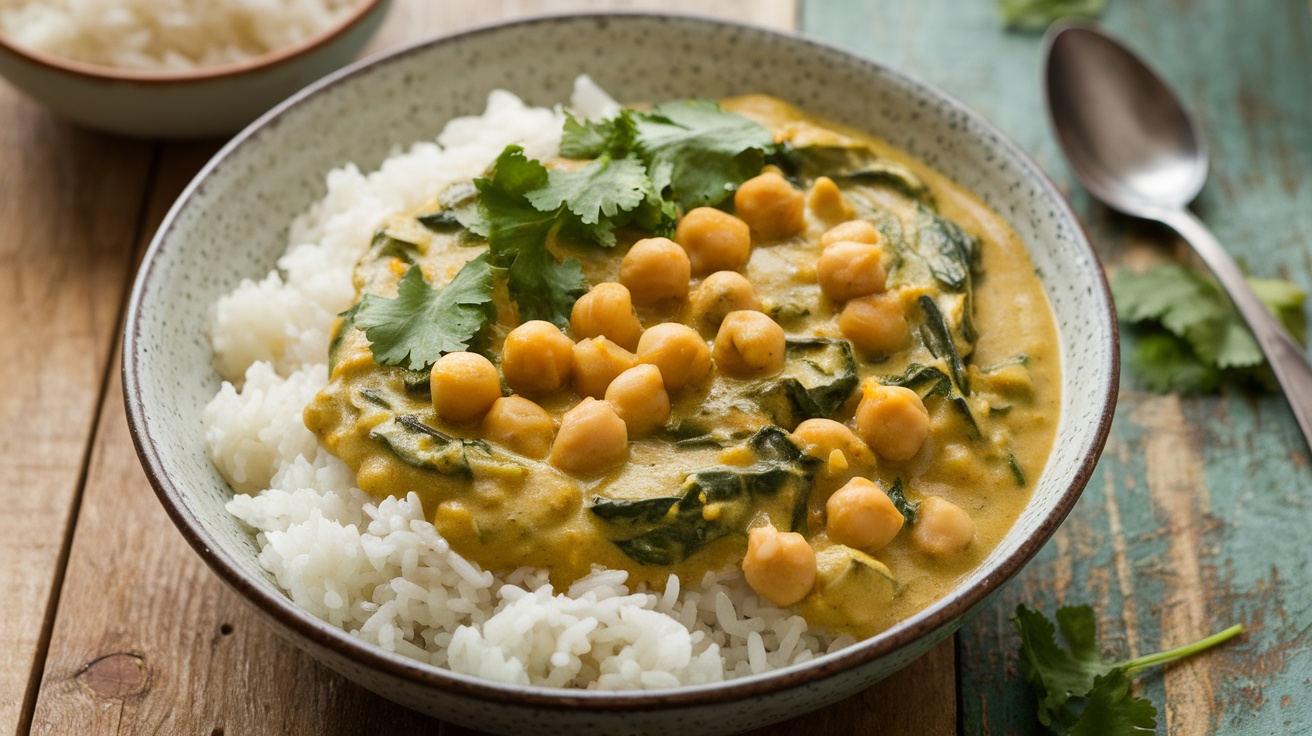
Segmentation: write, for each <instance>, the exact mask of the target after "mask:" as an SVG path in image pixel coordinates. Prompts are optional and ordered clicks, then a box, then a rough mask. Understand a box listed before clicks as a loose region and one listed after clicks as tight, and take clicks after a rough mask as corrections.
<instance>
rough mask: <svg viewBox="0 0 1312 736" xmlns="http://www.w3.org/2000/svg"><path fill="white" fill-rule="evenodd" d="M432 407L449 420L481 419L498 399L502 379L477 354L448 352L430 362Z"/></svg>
mask: <svg viewBox="0 0 1312 736" xmlns="http://www.w3.org/2000/svg"><path fill="white" fill-rule="evenodd" d="M430 386H431V388H432V393H433V408H434V409H436V410H437V415H438V416H439V417H441V418H443V419H445V420H447V421H448V422H456V423H458V424H464V423H466V422H473V421H477V420H479V419H481V418H482V417H483V415H484V414H486V413H487V410H488V409H490V408H491V407H492V403H493V402H495V401H496V400H497V399H499V398H501V379H500V378H499V377H498V376H497V367H496V366H494V365H492V361H490V360H488V359H487V358H484V357H483V356H481V355H479V354H478V353H465V352H460V353H447V354H446V355H443V356H442V357H440V358H438V359H437V362H436V363H434V364H433V370H432V373H431V376H430Z"/></svg>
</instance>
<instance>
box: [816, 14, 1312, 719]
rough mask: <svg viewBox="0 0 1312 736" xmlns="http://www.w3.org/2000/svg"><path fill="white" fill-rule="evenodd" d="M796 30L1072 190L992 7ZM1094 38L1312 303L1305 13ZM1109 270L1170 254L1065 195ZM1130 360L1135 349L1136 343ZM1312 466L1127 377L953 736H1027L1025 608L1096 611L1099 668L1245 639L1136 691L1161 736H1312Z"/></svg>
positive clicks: (984, 624) (979, 634) (1291, 440)
mask: <svg viewBox="0 0 1312 736" xmlns="http://www.w3.org/2000/svg"><path fill="white" fill-rule="evenodd" d="M802 9H803V15H802V25H803V29H804V30H806V31H807V32H809V33H811V34H813V35H817V36H819V37H821V38H825V39H828V40H831V41H834V42H837V43H840V44H842V45H845V46H848V47H850V48H852V49H854V50H856V51H858V52H861V53H864V54H866V55H869V56H871V57H873V58H876V59H879V60H881V61H884V62H887V63H889V64H891V65H893V66H896V67H899V68H901V69H903V70H906V71H908V72H910V73H913V74H915V75H917V76H919V77H921V78H923V79H926V80H927V81H930V82H933V83H935V84H938V85H940V86H942V87H943V88H945V89H946V90H947V91H949V92H950V93H952V94H954V95H956V96H958V97H960V98H961V99H963V100H964V101H966V102H967V103H968V104H970V105H972V106H974V107H975V108H976V109H978V110H980V111H982V112H983V113H984V114H985V115H987V116H988V117H989V118H991V119H992V120H993V121H994V122H995V123H997V124H998V125H999V126H1000V127H1001V128H1002V129H1003V130H1004V131H1006V132H1007V133H1008V134H1010V135H1011V136H1012V137H1013V138H1015V139H1016V140H1017V141H1018V142H1019V143H1020V144H1021V145H1022V146H1023V147H1025V148H1026V149H1027V150H1029V151H1030V152H1031V153H1032V154H1033V155H1034V156H1035V158H1036V159H1037V160H1038V161H1039V163H1040V164H1042V165H1043V166H1044V168H1046V169H1047V170H1048V171H1049V172H1050V173H1051V174H1052V175H1053V177H1054V178H1055V179H1056V180H1057V181H1058V182H1060V183H1062V185H1063V186H1067V187H1069V186H1070V184H1069V182H1070V177H1069V175H1068V172H1067V169H1066V167H1065V165H1064V163H1062V161H1061V159H1060V155H1059V151H1058V149H1057V147H1056V144H1055V142H1054V141H1053V139H1052V137H1051V135H1050V133H1049V132H1048V129H1047V124H1046V120H1045V117H1044V113H1043V108H1042V107H1041V105H1042V99H1041V97H1040V92H1039V80H1040V70H1041V58H1040V57H1041V50H1040V44H1039V37H1038V36H1031V35H1018V34H1009V33H1004V32H1002V31H1001V30H1000V29H999V24H998V20H997V18H996V16H995V15H994V10H993V3H992V2H976V3H960V2H953V1H952V0H925V1H924V2H918V3H865V2H858V1H856V0H852V1H849V2H833V3H829V2H826V3H806V4H804V5H803V8H802ZM1103 23H1104V25H1105V26H1106V27H1107V28H1108V29H1109V30H1111V31H1112V32H1113V33H1115V34H1117V35H1118V36H1119V37H1121V38H1123V39H1125V40H1126V41H1128V42H1129V43H1130V44H1131V45H1132V46H1133V47H1135V48H1136V49H1138V50H1140V51H1141V52H1142V53H1143V55H1144V56H1145V57H1146V58H1147V59H1148V60H1149V61H1150V62H1151V63H1152V64H1154V65H1155V66H1156V67H1158V68H1159V69H1160V71H1161V72H1162V74H1163V75H1164V76H1165V78H1166V79H1167V80H1168V81H1169V82H1170V83H1171V84H1172V85H1173V86H1174V87H1175V88H1176V89H1177V90H1179V92H1180V93H1181V95H1182V96H1183V97H1184V99H1185V100H1186V101H1187V103H1188V104H1189V106H1190V107H1191V108H1192V109H1193V110H1194V111H1195V112H1196V113H1197V115H1198V117H1199V120H1200V122H1201V124H1202V126H1203V130H1204V132H1205V134H1206V136H1207V138H1208V141H1209V142H1210V144H1211V146H1212V176H1211V178H1210V180H1209V182H1208V185H1207V188H1206V189H1205V191H1204V192H1203V194H1202V196H1201V198H1200V199H1199V201H1198V203H1197V205H1196V211H1197V212H1198V213H1199V214H1200V215H1201V216H1202V218H1203V219H1204V221H1206V222H1207V223H1208V224H1209V225H1210V226H1211V227H1212V229H1213V230H1214V231H1215V232H1216V234H1217V236H1218V237H1219V238H1220V240H1221V242H1222V243H1225V244H1226V245H1227V246H1228V247H1229V248H1230V250H1231V252H1232V253H1234V254H1235V255H1237V256H1239V257H1240V258H1241V259H1242V260H1243V261H1244V262H1245V263H1246V264H1247V266H1248V267H1249V269H1251V271H1252V272H1253V273H1255V274H1257V275H1274V274H1280V275H1284V276H1286V277H1288V278H1290V279H1291V280H1293V281H1294V282H1296V283H1298V284H1300V285H1302V286H1303V287H1304V288H1305V289H1308V288H1309V287H1312V259H1310V258H1309V256H1310V255H1312V206H1310V205H1312V174H1310V173H1309V172H1312V14H1309V5H1308V4H1307V3H1303V2H1264V3H1235V2H1229V1H1228V0H1192V1H1191V2H1171V3H1136V2H1130V1H1124V2H1123V1H1122V0H1111V2H1110V3H1109V10H1108V12H1107V14H1106V16H1105V17H1104V18H1103ZM1071 199H1072V201H1073V203H1074V204H1075V207H1076V210H1077V212H1078V213H1079V215H1080V216H1081V218H1082V219H1083V221H1084V222H1085V224H1086V226H1087V227H1088V230H1089V234H1090V236H1091V237H1092V239H1093V240H1094V242H1095V245H1096V246H1097V247H1098V249H1099V251H1100V253H1101V255H1102V256H1103V258H1104V260H1105V262H1106V263H1108V264H1109V266H1110V267H1111V268H1118V267H1135V266H1136V265H1138V264H1142V263H1145V262H1148V261H1151V260H1161V259H1164V258H1167V257H1173V256H1174V257H1179V256H1180V255H1181V254H1182V252H1183V251H1182V249H1181V248H1180V246H1179V244H1178V243H1177V242H1176V241H1175V240H1174V238H1173V236H1172V235H1171V234H1170V233H1169V232H1167V231H1164V230H1163V229H1160V228H1155V227H1148V226H1145V225H1141V224H1135V223H1131V222H1127V221H1126V220H1125V219H1124V218H1121V217H1119V216H1116V215H1114V214H1113V213H1110V212H1109V211H1108V210H1106V209H1105V208H1103V207H1101V206H1099V205H1097V204H1095V203H1093V202H1091V201H1090V199H1089V197H1088V196H1087V195H1086V194H1085V193H1084V192H1082V191H1081V190H1079V189H1078V187H1076V188H1075V189H1074V190H1073V191H1072V192H1071ZM1125 345H1126V346H1127V347H1129V346H1130V345H1132V340H1127V341H1126V342H1125ZM1310 523H1312V469H1310V468H1309V464H1308V451H1307V448H1306V447H1305V446H1304V445H1303V440H1302V438H1301V436H1300V435H1299V433H1298V430H1297V427H1296V425H1295V424H1294V421H1293V417H1292V415H1291V414H1290V413H1289V410H1288V408H1287V406H1286V405H1285V403H1284V401H1283V399H1282V398H1280V397H1278V396H1257V397H1255V396H1251V395H1248V394H1242V393H1226V394H1224V395H1222V396H1220V397H1213V398H1186V399H1181V398H1179V397H1174V396H1156V395H1152V394H1149V393H1146V392H1144V391H1143V390H1141V389H1140V387H1139V386H1138V385H1136V383H1135V381H1134V379H1133V377H1132V376H1131V375H1129V374H1128V373H1126V374H1125V375H1124V382H1123V385H1122V393H1121V399H1120V404H1119V406H1118V408H1117V414H1116V420H1115V423H1114V425H1113V436H1112V439H1111V441H1110V442H1109V443H1108V446H1107V452H1106V454H1105V455H1104V457H1103V460H1102V463H1101V464H1100V466H1099V469H1098V472H1097V474H1096V475H1095V476H1094V478H1093V480H1092V482H1091V483H1090V484H1089V487H1088V489H1087V490H1086V491H1085V493H1084V497H1083V499H1082V500H1081V501H1080V503H1079V505H1078V506H1077V508H1076V509H1075V511H1074V513H1073V514H1072V515H1071V517H1070V519H1069V520H1068V521H1067V523H1066V524H1065V525H1064V526H1063V527H1062V529H1061V530H1060V531H1059V532H1058V533H1057V535H1056V537H1055V538H1054V540H1053V541H1052V542H1051V543H1050V544H1049V545H1048V546H1047V547H1046V548H1045V549H1044V550H1043V551H1042V553H1040V555H1039V557H1038V558H1037V559H1036V561H1035V562H1034V563H1033V564H1031V565H1030V566H1029V567H1028V568H1026V570H1025V571H1024V572H1023V573H1022V574H1021V575H1020V576H1019V577H1018V578H1017V579H1016V580H1015V581H1013V582H1012V583H1010V584H1009V585H1008V586H1007V587H1006V588H1005V589H1004V590H1003V591H1002V593H1001V595H999V596H998V597H997V598H996V599H995V601H994V602H993V604H992V605H991V606H990V608H988V609H987V610H986V611H984V612H983V613H982V614H981V615H980V616H979V617H977V618H976V619H975V620H974V621H972V622H971V623H970V624H969V625H967V626H966V627H965V628H964V629H963V630H962V632H961V634H960V635H959V637H958V659H959V662H960V672H961V681H960V688H961V698H960V702H961V704H962V709H963V713H962V726H963V728H962V730H963V732H965V733H972V734H974V733H992V734H999V733H1037V732H1039V731H1040V727H1039V725H1038V723H1037V722H1036V721H1035V720H1034V717H1033V715H1032V713H1033V704H1032V701H1031V699H1030V698H1029V696H1028V695H1027V693H1026V692H1025V688H1024V686H1023V684H1022V683H1021V682H1020V680H1019V677H1018V675H1017V671H1016V651H1017V646H1018V639H1017V637H1016V636H1015V634H1014V632H1013V631H1012V628H1011V624H1010V621H1009V618H1010V616H1011V615H1012V612H1013V611H1014V608H1015V606H1016V604H1017V603H1019V602H1024V603H1026V604H1028V605H1030V606H1032V607H1038V608H1041V609H1043V610H1044V611H1046V612H1048V613H1049V614H1051V612H1052V610H1053V609H1054V608H1055V607H1056V606H1058V605H1062V604H1078V603H1089V604H1091V605H1092V606H1093V607H1094V608H1095V609H1096V610H1097V612H1098V614H1099V619H1100V623H1101V627H1102V631H1103V635H1104V637H1105V640H1106V644H1107V647H1108V649H1109V654H1120V655H1137V654H1146V653H1149V652H1153V651H1158V650H1161V649H1164V648H1169V647H1172V646H1176V645H1179V644H1183V643H1186V642H1188V641H1192V640H1194V639H1197V638H1199V637H1201V636H1203V635H1206V634H1208V633H1211V632H1213V631H1217V630H1220V629H1222V628H1224V627H1226V626H1228V625H1230V624H1232V623H1237V622H1238V623H1243V624H1245V625H1246V626H1247V627H1248V629H1249V632H1248V633H1247V635H1246V636H1245V637H1243V638H1242V639H1240V640H1237V641H1235V642H1233V643H1231V644H1229V645H1227V646H1225V647H1223V648H1221V649H1219V650H1216V651H1213V652H1210V653H1208V654H1205V655H1202V656H1200V657H1197V658H1195V659H1192V660H1189V661H1186V662H1183V663H1180V664H1177V665H1173V666H1171V667H1168V668H1166V669H1165V671H1164V672H1158V673H1152V674H1147V675H1145V676H1143V677H1142V678H1140V684H1139V692H1140V693H1142V694H1144V695H1146V696H1148V697H1150V698H1151V699H1152V700H1153V701H1154V702H1155V703H1156V704H1157V705H1158V708H1159V718H1158V721H1159V727H1158V730H1159V732H1164V733H1171V734H1202V733H1244V734H1249V733H1252V734H1259V733H1260V734H1282V733H1307V732H1310V731H1312V635H1310V634H1309V632H1312V586H1309V585H1308V577H1309V575H1310V574H1312V564H1310V562H1312V548H1310V547H1309V545H1308V531H1307V530H1308V527H1309V524H1310Z"/></svg>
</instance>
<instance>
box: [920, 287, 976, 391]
mask: <svg viewBox="0 0 1312 736" xmlns="http://www.w3.org/2000/svg"><path fill="white" fill-rule="evenodd" d="M916 303H917V304H919V305H920V310H921V311H922V312H924V314H925V324H924V325H923V326H922V327H921V330H920V336H921V338H922V339H923V340H924V341H925V347H927V348H929V352H931V353H933V354H934V357H936V358H942V359H943V360H944V361H946V362H947V364H948V371H949V372H950V373H951V374H952V382H953V383H954V384H955V385H956V387H957V390H958V391H960V392H961V395H962V396H970V379H969V378H967V376H966V363H965V361H964V360H962V359H961V352H960V351H959V350H957V344H956V341H955V340H953V339H952V328H950V327H948V323H947V320H946V319H944V318H943V312H942V310H940V309H939V308H938V303H936V302H935V301H934V298H933V297H931V296H929V295H928V294H923V295H921V297H920V298H919V299H917V300H916Z"/></svg>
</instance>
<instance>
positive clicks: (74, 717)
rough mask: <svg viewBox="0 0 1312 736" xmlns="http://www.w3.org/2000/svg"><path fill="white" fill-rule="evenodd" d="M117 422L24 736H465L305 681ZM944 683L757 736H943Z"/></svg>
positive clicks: (761, 10)
mask: <svg viewBox="0 0 1312 736" xmlns="http://www.w3.org/2000/svg"><path fill="white" fill-rule="evenodd" d="M530 5H532V6H535V7H529V6H530ZM583 5H584V3H573V4H570V5H569V7H582V6H583ZM588 5H589V7H595V4H588ZM617 5H623V6H626V7H628V6H637V5H641V4H640V3H617ZM652 5H653V6H654V4H652ZM489 6H491V7H493V8H494V9H495V10H496V12H492V11H489V10H488V8H489ZM688 6H689V7H692V8H695V7H696V4H695V3H688ZM749 6H750V7H749ZM459 9H460V10H462V11H464V12H465V13H466V15H462V16H459V18H460V20H459V22H461V23H464V22H482V21H486V20H490V19H492V18H494V17H502V16H506V15H510V14H512V13H518V12H529V11H531V10H551V11H559V10H563V9H568V8H567V7H566V4H562V3H537V4H530V3H509V2H507V3H503V4H501V5H499V6H498V5H497V4H484V5H476V4H473V3H470V4H463V5H460V6H459ZM781 9H782V10H781ZM718 10H719V11H721V12H724V13H726V14H729V15H736V16H737V17H741V18H753V19H755V20H756V22H760V23H768V24H773V25H786V24H791V22H792V17H793V14H792V4H791V3H779V2H771V3H762V4H760V5H759V6H758V5H756V4H753V3H726V4H724V5H723V6H721V7H719V8H718ZM452 23H453V21H452V18H451V16H443V17H437V15H436V14H435V13H434V12H432V6H431V5H429V4H426V3H423V2H422V0H412V2H409V3H402V2H398V3H397V9H396V14H395V15H394V16H393V17H392V18H391V19H389V21H388V24H387V26H386V27H385V29H384V31H383V34H384V36H385V38H386V39H387V42H388V43H397V42H401V41H403V40H404V39H406V38H408V37H410V35H411V34H425V33H429V32H436V31H440V30H443V29H450V28H452V27H453V25H452ZM207 152H208V150H207V149H206V148H205V147H204V146H201V147H195V146H191V147H178V146H172V147H169V148H167V149H166V150H165V155H164V158H163V165H162V170H161V174H160V177H159V181H158V183H157V186H156V187H155V190H154V191H153V193H152V208H151V212H150V216H149V221H150V222H151V223H152V229H153V224H154V223H157V222H158V220H159V219H160V218H161V217H162V215H163V212H164V209H165V208H166V207H167V205H168V203H169V202H171V201H172V198H173V197H174V196H175V195H176V193H177V192H178V191H180V189H181V187H182V186H183V185H184V184H185V182H186V180H187V179H188V178H189V177H190V175H191V174H192V173H193V172H194V171H195V170H196V169H198V168H199V166H200V165H201V163H202V161H203V159H204V156H205V154H206V153H207ZM122 415H123V410H122V398H121V386H120V385H119V383H118V380H117V375H115V376H114V380H113V382H112V383H111V385H110V388H109V390H108V391H107V393H106V395H105V400H104V410H103V416H102V418H101V422H100V426H99V430H98V432H97V435H96V443H95V450H94V455H93V458H92V463H91V470H90V473H89V481H88V485H87V489H86V496H85V500H84V504H83V510H82V514H81V516H80V519H79V524H78V527H77V533H76V537H75V538H74V540H73V546H72V551H71V557H70V563H69V568H68V572H67V575H66V578H65V581H64V589H65V593H64V597H63V600H62V605H61V607H60V611H59V616H58V619H57V621H56V624H55V629H54V634H53V638H52V641H51V647H50V653H49V656H48V659H47V663H46V668H45V672H44V678H43V687H42V689H41V693H40V700H39V701H38V703H37V709H36V713H35V718H34V721H33V726H34V730H35V731H36V732H38V733H52V734H59V733H105V732H138V731H149V732H165V733H174V732H185V733H250V732H270V733H287V732H294V731H295V732H310V733H342V734H348V733H360V732H376V731H381V730H384V729H388V730H391V729H403V730H404V731H405V732H421V733H437V732H438V731H439V730H441V731H442V732H443V733H447V734H456V733H468V732H466V731H464V730H462V729H457V728H455V727H451V726H449V725H440V724H438V723H437V722H436V721H433V720H430V719H425V718H423V717H421V716H418V715H417V714H414V713H412V712H410V711H407V710H405V709H403V708H401V707H399V706H396V705H393V704H391V703H389V702H387V701H385V700H382V699H380V698H378V697H376V696H374V695H372V694H370V693H368V692H366V691H364V690H362V689H360V688H358V687H356V686H355V685H353V684H351V683H350V682H349V681H347V680H345V679H343V678H341V677H339V676H338V675H336V674H334V673H331V672H329V671H327V670H325V669H323V668H321V667H319V666H318V665H317V664H315V663H313V662H312V661H310V660H309V659H308V658H307V657H306V656H305V655H303V654H301V653H300V652H299V651H298V650H296V649H295V648H294V647H293V646H292V645H290V644H288V643H287V642H284V641H283V640H282V639H281V638H279V637H277V636H276V635H275V634H274V633H273V632H272V630H270V629H269V628H268V627H267V626H266V625H265V624H264V623H263V622H261V621H260V620H258V619H257V618H256V617H255V615H254V614H253V613H252V612H250V611H248V610H247V607H246V606H245V604H244V603H242V602H241V601H240V600H238V599H237V598H236V596H235V595H234V594H232V593H230V592H229V591H228V590H227V589H226V588H224V587H223V585H222V584H221V583H220V582H219V581H218V579H217V578H215V577H214V576H213V575H212V574H211V573H209V571H208V570H207V569H205V567H204V565H203V564H202V563H201V562H200V560H199V558H197V557H196V556H195V555H194V554H193V553H192V552H191V551H190V550H189V549H187V547H186V545H185V543H184V542H183V541H182V539H181V537H180V536H179V535H178V534H177V533H176V532H175V531H173V530H172V528H171V524H170V523H169V521H168V520H167V517H166V516H165V515H164V513H163V511H162V509H160V507H159V504H158V502H157V501H156V499H155V498H154V495H153V493H152V492H151V491H150V489H149V487H148V485H147V483H146V481H145V479H144V476H143V474H142V472H141V470H140V468H139V466H138V465H137V461H136V458H135V455H134V453H133V451H132V448H131V443H130V439H129V438H128V435H127V432H126V428H125V426H124V421H123V416H122ZM954 672H955V662H954V657H953V648H952V645H951V643H950V642H948V643H945V644H944V645H941V646H939V647H938V648H936V649H935V650H934V651H933V652H931V653H930V654H929V655H928V656H926V657H925V658H922V659H921V660H920V661H918V662H916V663H914V664H913V665H912V666H911V667H909V668H907V669H906V670H904V671H903V672H901V673H898V674H896V675H894V676H893V677H892V678H890V679H888V680H886V681H884V682H882V683H880V684H878V685H876V686H874V687H873V688H871V689H869V690H868V691H867V692H865V693H863V694H861V695H859V696H857V697H855V698H852V699H849V700H847V701H844V702H843V703H840V704H838V705H836V706H833V707H831V708H828V709H826V710H825V711H823V712H822V713H821V714H818V715H815V716H811V717H804V718H799V719H796V720H794V721H791V722H788V723H785V724H781V725H780V726H778V727H775V728H771V729H763V730H761V731H760V732H758V733H760V734H767V733H769V734H803V733H806V734H847V733H853V732H857V731H862V732H870V731H872V730H873V729H874V726H873V724H879V727H878V732H879V733H892V734H897V733H915V734H938V733H950V732H953V731H955V726H956V702H955V688H954V687H953V681H954V679H953V678H954ZM909 705H915V707H908V706H909Z"/></svg>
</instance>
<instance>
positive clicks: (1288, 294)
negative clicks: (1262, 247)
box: [1248, 276, 1307, 345]
mask: <svg viewBox="0 0 1312 736" xmlns="http://www.w3.org/2000/svg"><path fill="white" fill-rule="evenodd" d="M1248 285H1249V286H1251V287H1253V291H1254V292H1256V293H1257V298H1258V299H1261V300H1262V303H1263V304H1265V305H1266V308H1267V311H1268V312H1270V313H1271V314H1273V315H1275V317H1276V319H1278V320H1280V324H1282V325H1284V326H1285V329H1286V330H1289V334H1290V335H1293V336H1294V339H1295V340H1297V341H1298V342H1299V344H1300V345H1303V344H1306V343H1307V315H1306V314H1304V312H1303V302H1305V301H1306V300H1307V294H1305V293H1303V290H1302V289H1300V288H1298V287H1297V286H1294V285H1293V284H1291V283H1289V282H1288V281H1285V280H1284V279H1258V278H1253V277H1252V276H1249V277H1248Z"/></svg>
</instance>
